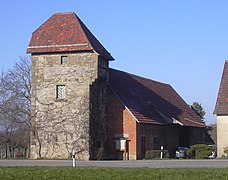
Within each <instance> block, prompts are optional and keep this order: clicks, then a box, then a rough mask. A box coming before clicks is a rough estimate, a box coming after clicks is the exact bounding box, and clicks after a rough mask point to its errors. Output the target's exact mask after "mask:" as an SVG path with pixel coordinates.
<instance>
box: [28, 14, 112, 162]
mask: <svg viewBox="0 0 228 180" xmlns="http://www.w3.org/2000/svg"><path fill="white" fill-rule="evenodd" d="M27 53H31V56H32V95H31V104H32V121H31V123H32V130H31V138H30V140H31V142H30V144H31V145H30V154H31V155H30V157H31V158H68V157H70V156H71V153H72V151H74V152H76V158H78V159H86V160H88V159H98V158H99V159H101V158H104V157H105V154H106V144H107V103H108V102H107V101H108V98H107V81H108V71H109V61H110V60H114V59H113V57H112V56H111V54H110V53H109V52H108V51H107V50H106V49H105V48H104V47H103V46H102V44H101V43H100V42H99V41H98V40H97V39H96V38H95V37H94V36H93V34H92V33H91V32H90V31H89V29H88V28H87V27H86V26H85V25H84V24H83V22H82V21H81V20H80V19H79V18H78V17H77V15H76V14H74V13H57V14H54V15H53V16H52V17H50V18H49V19H48V20H47V21H46V22H45V23H44V24H43V25H41V26H40V27H39V28H38V29H37V30H36V31H35V32H34V33H33V34H32V38H31V40H30V43H29V46H28V49H27Z"/></svg>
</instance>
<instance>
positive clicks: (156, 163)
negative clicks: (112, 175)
mask: <svg viewBox="0 0 228 180" xmlns="http://www.w3.org/2000/svg"><path fill="white" fill-rule="evenodd" d="M0 166H69V167H70V166H72V160H0ZM76 166H77V167H115V168H228V159H205V160H137V161H77V160H76Z"/></svg>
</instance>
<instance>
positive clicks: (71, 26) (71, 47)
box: [27, 13, 114, 60]
mask: <svg viewBox="0 0 228 180" xmlns="http://www.w3.org/2000/svg"><path fill="white" fill-rule="evenodd" d="M72 51H95V52H96V53H98V54H99V55H101V56H103V57H105V58H107V59H109V60H114V58H113V57H112V56H111V54H110V53H109V52H108V51H107V50H106V49H105V48H104V46H103V45H102V44H101V43H100V42H99V41H98V40H97V39H96V37H95V36H94V35H93V34H92V33H91V32H90V30H89V29H88V28H87V27H86V26H85V24H84V23H83V22H82V21H81V20H80V19H79V17H78V16H77V15H76V14H75V13H56V14H54V15H53V16H51V17H50V18H49V19H48V20H47V21H46V22H45V23H44V24H42V25H41V26H40V27H39V28H38V29H37V30H36V31H35V32H33V34H32V38H31V40H30V43H29V46H28V48H27V53H50V52H72Z"/></svg>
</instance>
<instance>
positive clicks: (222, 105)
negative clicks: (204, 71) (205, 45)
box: [214, 61, 228, 115]
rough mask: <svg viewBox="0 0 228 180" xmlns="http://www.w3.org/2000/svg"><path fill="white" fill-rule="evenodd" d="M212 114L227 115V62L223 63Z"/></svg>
mask: <svg viewBox="0 0 228 180" xmlns="http://www.w3.org/2000/svg"><path fill="white" fill-rule="evenodd" d="M214 114H217V115H227V114H228V61H225V65H224V69H223V74H222V78H221V83H220V87H219V92H218V97H217V101H216V105H215V110H214Z"/></svg>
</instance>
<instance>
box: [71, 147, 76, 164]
mask: <svg viewBox="0 0 228 180" xmlns="http://www.w3.org/2000/svg"><path fill="white" fill-rule="evenodd" d="M72 159H73V167H75V165H76V163H75V152H74V150H73V152H72Z"/></svg>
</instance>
